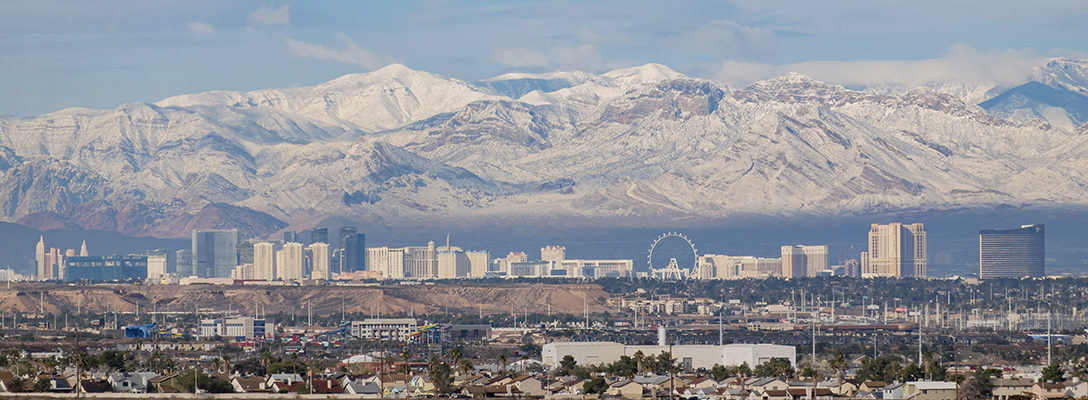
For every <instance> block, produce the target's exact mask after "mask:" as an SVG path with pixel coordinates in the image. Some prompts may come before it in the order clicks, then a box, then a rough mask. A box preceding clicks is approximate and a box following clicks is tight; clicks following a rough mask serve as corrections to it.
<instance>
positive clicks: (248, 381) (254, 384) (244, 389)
mask: <svg viewBox="0 0 1088 400" xmlns="http://www.w3.org/2000/svg"><path fill="white" fill-rule="evenodd" d="M230 385H231V386H232V387H234V392H235V393H267V392H271V391H272V389H271V388H269V387H268V381H267V380H266V379H265V378H264V377H263V376H247V377H241V376H236V377H234V378H232V379H231V380H230Z"/></svg>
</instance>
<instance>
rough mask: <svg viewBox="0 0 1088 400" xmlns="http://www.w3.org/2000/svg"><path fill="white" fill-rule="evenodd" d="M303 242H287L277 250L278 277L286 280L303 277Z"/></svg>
mask: <svg viewBox="0 0 1088 400" xmlns="http://www.w3.org/2000/svg"><path fill="white" fill-rule="evenodd" d="M302 258H303V255H302V243H296V242H287V243H284V244H283V249H280V251H277V252H276V278H279V279H282V280H284V281H290V280H298V279H302Z"/></svg>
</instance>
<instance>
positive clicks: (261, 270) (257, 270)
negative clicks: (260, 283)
mask: <svg viewBox="0 0 1088 400" xmlns="http://www.w3.org/2000/svg"><path fill="white" fill-rule="evenodd" d="M275 260H276V245H275V244H272V243H269V242H260V243H255V244H253V279H263V280H266V281H270V280H273V279H276V267H275V263H276V261H275Z"/></svg>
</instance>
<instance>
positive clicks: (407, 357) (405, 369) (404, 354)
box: [400, 347, 412, 374]
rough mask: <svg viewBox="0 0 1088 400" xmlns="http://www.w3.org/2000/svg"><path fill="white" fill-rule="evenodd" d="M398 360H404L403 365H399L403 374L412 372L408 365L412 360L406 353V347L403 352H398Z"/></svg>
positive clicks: (410, 355)
mask: <svg viewBox="0 0 1088 400" xmlns="http://www.w3.org/2000/svg"><path fill="white" fill-rule="evenodd" d="M400 358H401V359H403V360H404V363H402V364H401V367H402V368H403V369H404V373H405V374H410V373H411V372H412V367H411V366H409V365H408V362H409V361H411V360H412V353H411V352H409V351H408V348H407V347H405V348H404V351H402V352H400Z"/></svg>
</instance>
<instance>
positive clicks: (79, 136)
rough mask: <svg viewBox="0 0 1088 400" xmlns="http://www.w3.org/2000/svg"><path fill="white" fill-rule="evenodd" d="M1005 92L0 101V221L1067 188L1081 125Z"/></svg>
mask: <svg viewBox="0 0 1088 400" xmlns="http://www.w3.org/2000/svg"><path fill="white" fill-rule="evenodd" d="M1083 65H1086V64H1085V63H1084V62H1080V61H1076V60H1055V61H1054V62H1052V63H1049V64H1047V65H1046V66H1044V67H1041V68H1040V69H1039V70H1037V71H1036V74H1035V75H1034V76H1033V77H1025V81H1027V80H1028V79H1029V78H1030V79H1035V80H1036V81H1037V82H1038V83H1036V84H1037V85H1045V87H1047V88H1050V89H1053V90H1056V91H1060V92H1062V93H1070V94H1072V95H1075V96H1080V94H1077V93H1079V92H1077V91H1078V90H1079V89H1077V87H1080V88H1081V89H1083V88H1084V87H1088V84H1086V81H1085V80H1084V79H1083V78H1084V76H1086V75H1084V74H1082V73H1081V72H1078V71H1082V70H1080V69H1078V68H1079V67H1078V66H1083ZM1043 77H1049V78H1046V79H1044V78H1043ZM1078 82H1079V83H1078ZM1077 85H1080V86H1077ZM949 87H954V86H949ZM1012 97H1014V96H1012V95H1011V94H1010V95H1008V96H1005V97H1001V96H1000V95H999V96H997V97H994V99H993V100H995V101H994V103H1000V104H1001V105H1000V107H987V108H983V107H979V106H976V105H974V104H973V103H971V102H965V101H964V99H963V97H962V93H957V92H956V91H955V90H941V89H934V88H915V89H911V90H898V91H889V90H881V89H879V88H874V89H868V90H851V89H847V88H843V87H841V86H837V85H831V84H826V83H823V82H819V81H816V80H813V79H811V78H808V77H806V76H804V75H800V74H787V75H784V76H781V77H778V78H775V79H770V80H766V81H761V82H756V83H753V84H752V85H750V86H748V87H745V88H728V87H723V86H720V85H717V84H715V83H713V82H710V81H705V80H699V79H693V78H690V77H687V76H684V75H682V74H680V73H677V72H675V71H673V70H671V69H669V68H668V67H665V66H663V65H658V64H647V65H643V66H639V67H633V68H626V69H621V70H616V71H610V72H607V73H604V74H600V75H597V74H592V73H586V72H579V71H569V72H557V73H549V74H505V75H500V76H497V77H495V78H491V79H487V80H483V81H481V82H464V81H460V80H457V79H452V78H446V77H442V76H438V75H434V74H430V73H426V72H421V71H414V70H411V69H409V68H407V67H404V66H401V65H393V66H389V67H385V68H382V69H380V70H377V71H374V72H370V73H364V74H352V75H347V76H344V77H340V78H337V79H334V80H332V81H329V82H326V83H322V84H319V85H316V86H311V87H300V88H291V89H269V90H258V91H252V92H226V91H215V92H207V93H200V94H192V95H182V96H176V97H171V98H168V99H164V100H162V101H159V102H156V103H154V104H147V103H133V104H126V105H124V106H121V107H119V108H117V109H114V110H87V109H67V110H61V111H58V112H54V113H50V114H45V115H41V116H38V117H33V118H12V119H0V204H2V205H3V207H0V219H2V220H7V221H19V222H21V223H24V224H28V225H33V226H36V227H67V228H74V227H80V228H94V229H107V230H117V231H122V232H125V233H129V234H138V235H157V236H165V237H181V236H185V235H187V234H188V232H189V230H191V229H194V228H199V227H237V228H240V229H242V230H243V231H244V232H246V233H248V234H250V235H255V236H264V235H268V234H271V233H273V232H275V231H277V230H280V229H282V228H284V227H287V226H291V227H292V228H293V229H301V228H305V227H308V226H312V225H314V224H316V223H318V222H319V221H320V220H321V219H324V218H329V217H338V218H346V219H351V220H355V221H361V222H362V223H366V224H374V225H384V226H398V225H426V224H430V223H433V222H434V221H439V220H440V221H442V222H443V223H465V224H473V225H479V224H481V223H496V224H502V223H511V222H509V221H515V220H516V221H526V220H535V221H551V222H560V221H562V222H563V223H569V224H597V225H600V224H624V225H630V224H647V225H648V224H658V223H675V222H677V221H678V220H689V221H697V222H705V221H712V220H714V219H716V218H726V217H730V216H735V215H743V214H761V215H782V216H788V215H799V214H805V215H808V214H824V215H847V214H855V213H865V212H872V211H887V210H901V209H947V208H961V207H974V206H994V205H1002V204H1010V205H1025V204H1044V205H1057V206H1068V207H1083V206H1086V205H1088V201H1086V200H1085V199H1088V196H1085V194H1086V187H1088V186H1086V184H1088V164H1085V161H1084V160H1088V157H1086V156H1088V126H1084V125H1080V126H1078V125H1077V124H1075V123H1070V124H1066V125H1061V124H1055V123H1052V122H1051V121H1049V120H1048V119H1047V118H1046V114H1039V113H1029V112H1023V111H1018V110H1020V109H1024V108H1028V109H1032V110H1034V109H1035V108H1033V107H1036V105H1034V104H1028V102H1008V101H1004V100H999V99H1008V98H1012ZM987 105H989V104H987ZM1048 107H1057V108H1060V109H1062V110H1064V111H1065V112H1067V113H1069V114H1068V115H1075V114H1076V113H1077V112H1079V111H1078V110H1076V109H1074V108H1075V107H1072V106H1069V105H1068V104H1067V103H1059V104H1049V105H1048ZM1062 107H1066V108H1068V109H1066V108H1062ZM1036 108H1037V107H1036ZM988 109H989V110H991V111H992V112H987V110H988ZM1081 122H1083V121H1081Z"/></svg>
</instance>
